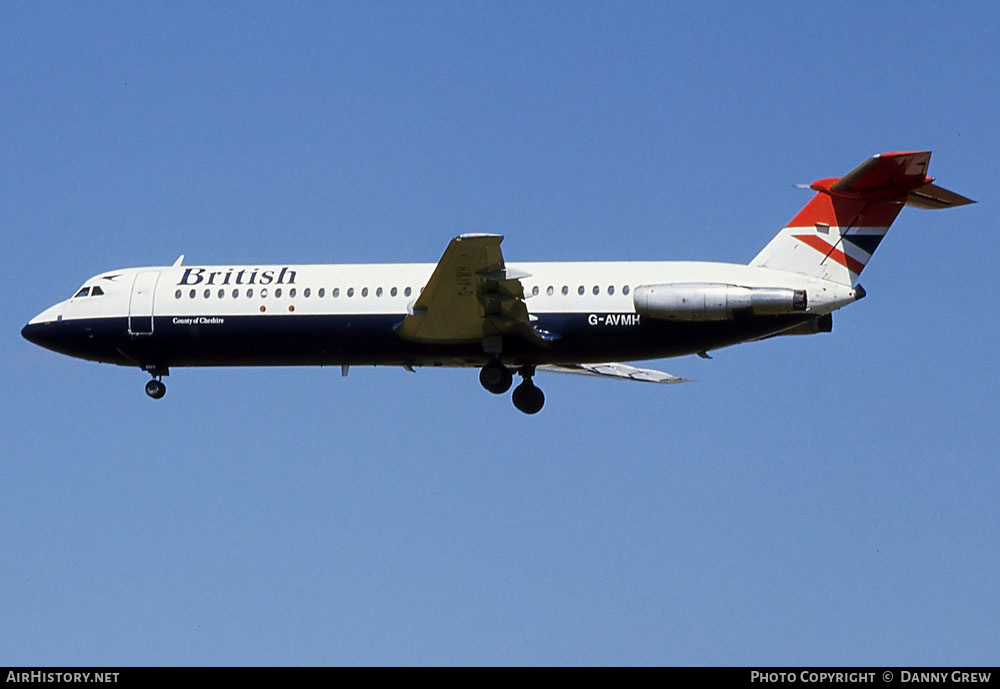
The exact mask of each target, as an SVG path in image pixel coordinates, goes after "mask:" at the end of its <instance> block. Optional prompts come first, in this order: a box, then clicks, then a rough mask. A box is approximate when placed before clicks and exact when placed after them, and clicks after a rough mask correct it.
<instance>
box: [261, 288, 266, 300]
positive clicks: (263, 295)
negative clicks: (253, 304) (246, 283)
mask: <svg viewBox="0 0 1000 689" xmlns="http://www.w3.org/2000/svg"><path fill="white" fill-rule="evenodd" d="M260 296H261V298H264V297H266V296H267V287H262V288H261V290H260Z"/></svg>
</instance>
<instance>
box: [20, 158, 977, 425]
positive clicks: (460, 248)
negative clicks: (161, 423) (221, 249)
mask: <svg viewBox="0 0 1000 689" xmlns="http://www.w3.org/2000/svg"><path fill="white" fill-rule="evenodd" d="M930 155H931V154H930V152H929V151H909V152H893V153H882V154H879V155H876V156H873V157H872V158H869V159H868V160H866V161H865V162H864V163H862V164H861V165H860V166H858V167H857V168H855V169H854V170H852V171H851V172H849V173H847V174H846V175H844V176H842V177H839V178H838V177H831V178H826V179H820V180H817V181H816V182H813V183H812V184H811V185H808V188H810V189H812V190H813V191H815V192H816V194H815V196H813V197H812V199H811V200H810V201H809V202H808V203H807V204H806V205H805V207H804V208H803V209H802V210H801V211H799V213H798V214H796V215H795V217H794V218H793V219H792V220H791V221H790V222H789V223H788V224H787V225H786V226H785V227H784V228H782V229H781V231H780V232H778V234H777V235H776V236H775V237H774V238H773V239H772V240H771V241H770V242H769V243H768V244H767V245H766V246H765V247H764V248H763V249H762V250H761V251H760V253H758V254H757V255H756V256H755V257H754V258H753V259H752V260H751V261H750V262H749V263H748V264H746V265H742V264H731V263H708V262H693V261H638V262H626V261H599V262H565V263H555V262H550V263H513V264H508V263H507V262H506V261H505V260H504V256H503V254H502V253H501V251H500V243H501V241H502V240H503V237H502V236H499V235H493V234H463V235H460V236H457V237H455V238H453V239H452V240H451V242H450V243H449V244H448V247H447V248H446V249H445V252H444V255H443V256H442V257H441V260H439V261H438V262H437V263H436V264H433V263H413V264H371V265H241V266H231V265H221V266H208V265H204V266H202V265H198V266H188V265H184V256H183V255H182V256H181V257H180V258H178V259H177V261H176V262H174V264H173V265H171V266H154V267H144V268H126V269H121V270H113V271H110V272H106V273H101V274H99V275H95V276H94V277H92V278H90V279H89V280H87V281H86V282H85V283H84V284H83V285H82V286H81V287H80V288H79V289H78V290H76V291H75V292H74V293H73V295H72V296H71V297H70V298H69V299H66V300H65V301H61V302H59V303H58V304H56V305H54V306H51V307H49V308H47V309H45V310H44V311H42V312H41V313H40V314H38V315H37V316H35V317H34V318H32V319H31V320H30V322H29V323H28V324H27V325H26V326H25V327H24V328H23V330H22V331H21V334H22V335H23V336H24V337H25V338H26V339H27V340H29V341H30V342H33V343H35V344H37V345H40V346H42V347H45V348H47V349H50V350H53V351H55V352H59V353H62V354H66V355H69V356H73V357H78V358H81V359H87V360H90V361H97V362H103V363H110V364H117V365H121V366H135V367H138V368H140V369H142V370H144V371H146V372H147V373H148V374H149V375H150V376H151V379H150V380H149V381H148V382H147V383H146V394H147V395H149V397H151V398H153V399H160V398H161V397H163V396H164V394H165V393H166V386H165V385H164V383H163V381H162V378H163V377H164V376H166V375H168V374H169V371H170V369H171V368H178V367H186V366H315V365H319V366H338V365H339V366H341V368H342V374H343V375H347V372H348V369H349V367H351V366H372V365H374V366H401V367H404V368H406V369H408V370H410V371H412V370H414V368H415V367H428V366H429V367H433V366H459V367H475V368H478V369H479V380H480V383H481V384H482V386H483V387H484V388H485V389H486V390H488V391H489V392H491V393H494V394H503V393H505V392H507V390H509V389H510V387H511V385H512V384H513V378H514V375H515V374H516V375H519V376H520V377H521V379H522V382H521V383H520V384H519V385H518V386H517V387H516V388H515V389H514V392H513V395H512V398H513V403H514V406H515V407H516V408H517V409H519V410H520V411H522V412H524V413H526V414H535V413H537V412H538V411H540V410H541V409H542V406H543V405H544V403H545V395H544V394H543V392H542V390H541V389H540V388H539V387H537V386H536V385H535V383H534V375H535V373H536V372H537V371H550V372H558V373H576V374H583V375H590V376H604V377H611V378H619V379H625V380H636V381H643V382H651V383H680V382H687V381H686V379H684V378H681V377H678V376H674V375H671V374H669V373H664V372H661V371H655V370H651V369H645V368H637V367H634V366H631V365H629V364H626V363H617V362H618V361H640V360H649V359H661V358H667V357H677V356H683V355H690V354H698V355H700V356H702V357H707V358H711V357H709V355H708V352H710V351H712V350H716V349H719V348H722V347H728V346H731V345H735V344H739V343H743V342H750V341H756V340H762V339H765V338H769V337H775V336H784V335H806V334H814V333H823V332H830V331H831V330H832V327H833V316H832V313H833V312H834V311H835V310H837V309H839V308H841V307H843V306H846V305H847V304H851V303H853V302H855V301H857V300H859V299H861V298H862V297H864V296H865V290H864V288H863V287H862V286H861V285H860V284H859V283H858V277H859V276H860V275H861V272H862V270H864V268H865V266H866V265H867V263H868V260H869V259H870V258H871V256H872V254H873V253H874V252H875V249H876V248H877V247H878V245H879V243H880V242H881V241H882V238H883V237H884V236H885V234H886V232H887V231H888V229H889V226H890V225H891V224H892V222H893V220H895V218H896V216H897V215H898V214H899V212H900V211H901V210H902V208H903V206H913V207H916V208H924V209H936V208H951V207H955V206H961V205H965V204H969V203H974V202H973V201H972V200H970V199H967V198H965V197H964V196H960V195H959V194H956V193H954V192H951V191H948V190H946V189H943V188H941V187H939V186H937V185H935V184H934V183H933V182H934V180H933V178H931V177H928V176H927V168H928V164H929V162H930Z"/></svg>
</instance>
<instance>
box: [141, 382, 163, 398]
mask: <svg viewBox="0 0 1000 689" xmlns="http://www.w3.org/2000/svg"><path fill="white" fill-rule="evenodd" d="M146 394H147V395H149V396H150V397H152V398H153V399H154V400H158V399H160V398H161V397H163V396H164V395H166V394H167V386H166V385H164V384H163V383H162V382H160V381H158V380H155V379H154V380H151V381H149V382H148V383H146Z"/></svg>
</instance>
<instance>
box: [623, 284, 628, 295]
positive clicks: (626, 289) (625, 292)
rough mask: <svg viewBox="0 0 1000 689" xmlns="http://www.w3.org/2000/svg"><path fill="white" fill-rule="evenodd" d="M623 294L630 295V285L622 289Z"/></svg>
mask: <svg viewBox="0 0 1000 689" xmlns="http://www.w3.org/2000/svg"><path fill="white" fill-rule="evenodd" d="M622 294H628V285H625V286H624V287H622Z"/></svg>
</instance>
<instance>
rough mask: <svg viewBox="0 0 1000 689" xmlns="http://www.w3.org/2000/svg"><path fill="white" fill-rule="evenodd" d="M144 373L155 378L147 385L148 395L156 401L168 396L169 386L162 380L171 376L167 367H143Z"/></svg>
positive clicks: (150, 365) (148, 365)
mask: <svg viewBox="0 0 1000 689" xmlns="http://www.w3.org/2000/svg"><path fill="white" fill-rule="evenodd" d="M142 368H143V370H144V371H146V372H147V373H149V375H151V376H153V380H151V381H149V382H148V383H146V394H147V395H149V396H150V397H152V398H153V399H154V400H158V399H160V398H162V397H163V396H164V395H166V394H167V386H166V385H164V384H163V381H162V380H160V378H162V377H163V376H168V375H170V370H169V369H167V367H166V366H156V365H153V364H147V365H145V366H143V367H142Z"/></svg>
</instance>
